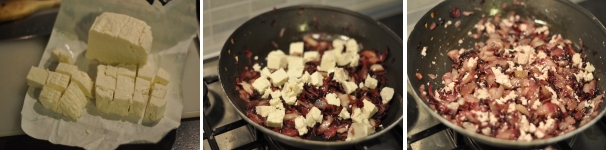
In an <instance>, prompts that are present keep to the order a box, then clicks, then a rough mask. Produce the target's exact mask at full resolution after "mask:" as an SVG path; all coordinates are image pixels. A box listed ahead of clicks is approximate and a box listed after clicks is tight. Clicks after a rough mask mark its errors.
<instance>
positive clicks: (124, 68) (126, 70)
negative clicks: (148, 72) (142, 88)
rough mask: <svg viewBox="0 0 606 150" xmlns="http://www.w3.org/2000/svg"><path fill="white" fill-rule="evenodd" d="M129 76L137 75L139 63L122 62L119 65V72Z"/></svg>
mask: <svg viewBox="0 0 606 150" xmlns="http://www.w3.org/2000/svg"><path fill="white" fill-rule="evenodd" d="M117 75H122V76H125V77H129V78H133V79H134V78H135V77H137V65H128V64H120V65H118V74H117Z"/></svg>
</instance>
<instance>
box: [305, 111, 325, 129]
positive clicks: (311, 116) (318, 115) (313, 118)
mask: <svg viewBox="0 0 606 150" xmlns="http://www.w3.org/2000/svg"><path fill="white" fill-rule="evenodd" d="M322 117H323V115H322V112H321V111H320V109H318V108H316V107H312V108H311V109H310V110H309V112H308V113H307V116H305V123H306V124H307V126H308V127H310V128H313V127H314V125H316V123H320V122H322V119H323V118H322Z"/></svg>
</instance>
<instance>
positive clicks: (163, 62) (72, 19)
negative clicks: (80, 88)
mask: <svg viewBox="0 0 606 150" xmlns="http://www.w3.org/2000/svg"><path fill="white" fill-rule="evenodd" d="M195 11H196V6H195V1H193V0H173V1H170V2H169V3H168V4H166V5H165V6H162V5H161V3H160V2H158V1H154V3H153V5H150V4H149V3H147V1H145V0H129V1H123V0H102V1H89V0H86V1H82V0H63V3H62V4H61V10H60V11H59V15H58V16H57V20H56V22H55V25H54V28H53V31H52V35H51V38H50V40H49V43H48V45H47V46H46V48H45V51H44V54H43V55H42V58H41V60H40V63H39V65H38V67H41V68H44V69H48V70H51V71H54V70H55V68H56V66H57V62H56V61H54V60H52V59H51V57H50V55H51V54H50V53H51V51H52V50H54V49H55V48H63V49H65V50H68V51H69V52H71V53H72V56H73V57H72V58H73V59H74V60H75V65H77V66H78V69H79V70H82V71H84V72H87V73H88V75H89V76H90V77H91V78H92V80H93V81H94V80H95V79H96V72H97V67H96V66H97V65H98V64H99V63H98V62H97V61H91V60H88V59H86V58H85V57H84V54H85V52H86V49H87V44H86V43H87V41H88V30H89V29H90V27H91V26H92V24H93V22H94V20H95V18H96V17H97V16H98V15H100V14H101V13H102V12H116V13H121V14H126V15H129V16H132V17H135V18H138V19H141V20H143V21H145V22H146V23H147V24H148V25H149V26H151V29H152V36H153V45H152V50H151V53H150V55H149V60H148V63H150V64H153V66H154V67H155V68H158V67H162V68H163V69H165V70H166V71H167V72H169V73H170V75H171V79H170V83H169V84H168V90H167V93H166V98H165V99H166V100H167V104H166V107H167V109H166V112H165V114H164V118H162V119H161V120H159V121H151V120H148V119H145V118H144V119H140V118H137V117H136V116H132V115H131V116H127V117H121V116H118V115H113V114H103V113H101V112H99V111H98V110H97V108H96V107H95V105H94V99H91V100H90V101H89V103H88V104H87V105H86V108H85V109H84V111H83V114H82V116H81V117H80V118H79V119H78V120H77V121H76V120H73V119H71V118H69V117H66V116H63V115H60V114H57V113H55V112H52V111H50V110H48V109H45V108H44V107H42V105H41V104H40V102H38V95H39V93H40V91H41V90H40V89H33V88H30V89H28V91H27V93H26V95H25V100H24V104H23V109H22V110H21V115H22V119H21V128H22V129H23V131H25V133H26V134H28V135H29V136H31V137H34V138H36V139H42V140H48V141H50V142H51V143H55V144H62V145H70V146H78V147H83V148H85V149H115V148H117V147H118V146H119V145H120V144H125V143H156V142H158V141H160V140H161V139H162V138H163V137H164V136H165V135H166V134H167V133H168V132H169V131H170V130H172V129H175V128H177V127H178V126H179V124H180V120H181V119H180V118H181V114H182V109H183V99H182V95H183V94H182V92H181V84H182V82H183V81H182V79H183V68H184V65H185V58H186V56H187V47H188V46H189V45H190V42H191V39H192V38H193V37H194V36H195V34H196V32H197V30H198V28H199V25H198V22H197V20H196V17H197V16H196V12H195ZM185 82H187V81H185ZM23 83H24V84H25V81H24V82H23Z"/></svg>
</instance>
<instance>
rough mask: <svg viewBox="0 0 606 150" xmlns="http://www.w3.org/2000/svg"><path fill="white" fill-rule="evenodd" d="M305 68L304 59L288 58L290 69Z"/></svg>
mask: <svg viewBox="0 0 606 150" xmlns="http://www.w3.org/2000/svg"><path fill="white" fill-rule="evenodd" d="M292 68H305V62H304V61H303V58H302V57H297V56H288V69H292Z"/></svg>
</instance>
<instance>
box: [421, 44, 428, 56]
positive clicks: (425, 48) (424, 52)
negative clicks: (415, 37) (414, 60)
mask: <svg viewBox="0 0 606 150" xmlns="http://www.w3.org/2000/svg"><path fill="white" fill-rule="evenodd" d="M426 51H427V46H425V47H423V50H421V55H423V56H425V55H427V53H426Z"/></svg>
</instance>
